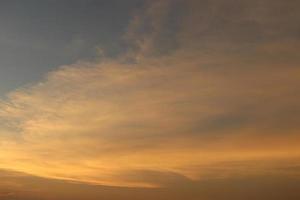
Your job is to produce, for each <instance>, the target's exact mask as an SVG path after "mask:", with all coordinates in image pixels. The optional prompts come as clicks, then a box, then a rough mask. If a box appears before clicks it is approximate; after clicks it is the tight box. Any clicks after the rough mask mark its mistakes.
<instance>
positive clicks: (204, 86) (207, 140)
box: [0, 1, 300, 187]
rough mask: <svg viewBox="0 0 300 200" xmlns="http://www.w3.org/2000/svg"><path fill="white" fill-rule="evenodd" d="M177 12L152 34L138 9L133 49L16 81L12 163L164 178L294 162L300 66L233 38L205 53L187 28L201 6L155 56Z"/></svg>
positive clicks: (95, 177) (41, 171)
mask: <svg viewBox="0 0 300 200" xmlns="http://www.w3.org/2000/svg"><path fill="white" fill-rule="evenodd" d="M167 5H168V4H167V1H164V3H163V4H161V3H160V4H158V5H156V4H154V6H153V7H151V9H153V8H160V9H166V7H168V6H167ZM158 10H159V9H158ZM153 12H154V10H148V12H146V13H147V15H146V18H150V19H152V18H153V17H154V16H156V15H155V13H153ZM157 12H158V11H157ZM143 17H144V18H145V16H143ZM165 17H167V16H161V17H160V18H158V19H157V18H155V19H154V20H152V21H151V20H150V21H151V22H152V24H151V23H150V24H151V26H153V27H152V28H153V34H150V35H145V36H142V37H141V38H142V39H141V38H139V37H135V34H136V33H135V31H136V29H138V28H137V26H140V25H139V23H142V24H143V23H146V22H143V19H142V17H141V18H140V19H139V18H138V16H137V17H136V18H135V19H134V20H136V21H139V22H133V24H134V25H132V26H133V27H131V28H130V30H129V31H128V32H129V33H130V34H128V35H127V36H126V37H127V39H128V40H134V39H135V38H136V40H137V44H138V47H135V48H133V50H131V51H130V53H129V54H126V55H125V56H124V57H120V58H118V59H114V60H111V59H106V60H104V61H103V62H98V63H97V62H78V63H75V64H73V65H69V66H62V67H61V68H60V69H58V70H56V71H53V72H50V73H49V74H47V75H46V77H45V78H44V80H42V81H40V82H39V83H36V84H34V85H32V86H30V87H27V88H22V89H19V90H16V91H13V92H11V93H10V94H9V95H8V98H7V99H5V100H3V101H2V102H1V105H0V110H1V111H0V117H1V118H0V120H1V124H2V125H1V129H0V131H1V132H0V138H1V143H0V145H1V146H0V147H1V148H0V161H1V162H0V167H1V168H4V169H10V170H16V171H21V172H26V173H29V174H34V175H38V176H42V177H51V178H58V179H66V180H74V181H83V182H88V183H93V184H104V185H114V186H132V187H133V186H134V187H157V186H164V185H168V184H172V183H173V182H177V181H178V182H182V181H193V180H199V179H201V178H207V177H214V178H218V177H224V176H231V175H233V174H234V175H236V174H238V175H241V176H246V175H249V174H260V173H262V174H265V173H272V172H274V173H283V172H282V171H280V170H277V169H279V168H281V169H282V168H284V167H287V168H288V167H290V166H294V165H298V164H299V162H298V158H299V156H300V149H299V142H298V141H300V140H299V139H300V135H299V133H298V132H299V128H300V127H299V123H298V120H297V119H299V117H300V112H299V109H298V108H299V99H300V96H299V95H297V93H295V91H297V89H298V88H299V86H300V82H299V80H300V77H299V74H300V71H299V69H297V68H295V67H293V66H292V65H291V66H284V63H278V62H277V63H275V62H274V63H272V62H266V61H265V60H264V59H261V60H257V61H256V62H255V63H253V62H252V63H251V62H248V63H245V62H244V61H245V58H244V57H243V55H241V54H239V55H234V54H232V52H231V51H228V52H226V53H225V52H223V53H220V52H222V51H221V50H220V49H222V48H226V45H224V44H220V48H218V50H216V51H215V53H214V54H213V55H210V54H205V53H203V49H201V44H200V42H199V41H198V40H197V38H196V37H194V36H193V33H191V32H190V30H189V29H188V28H186V26H187V24H188V23H187V21H189V20H190V17H191V16H189V17H187V18H186V20H187V21H183V25H182V27H185V28H182V30H180V34H178V38H177V40H178V41H180V42H179V44H180V47H178V49H176V50H173V52H172V53H168V54H167V55H160V56H153V55H151V56H149V54H151V53H149V52H152V51H155V49H156V48H159V47H156V45H157V44H154V43H153V41H155V40H156V39H158V37H161V32H162V31H163V30H162V27H163V25H161V24H162V21H160V20H162V19H163V18H165ZM148 20H149V19H148ZM194 20H195V19H194ZM132 29H133V30H132ZM185 35H188V36H189V38H188V39H187V38H186V37H185ZM146 39H148V40H146ZM192 39H193V40H194V41H195V42H194V44H192V45H191V44H190V42H188V41H187V40H192ZM152 40H153V41H152ZM147 41H150V43H151V45H150V43H149V44H148V43H147ZM143 42H146V43H147V44H144V43H143ZM139 45H140V46H139ZM145 46H147V47H145ZM209 48H212V49H213V48H215V47H214V46H213V47H209ZM257 49H258V50H257V51H262V52H263V51H265V49H267V48H266V47H265V46H264V47H260V46H259V47H258V48H257ZM280 52H281V53H287V54H288V52H286V50H284V51H280ZM128 57H130V58H131V59H134V61H135V62H128ZM135 59H136V60H135ZM293 160H294V161H293ZM283 161H284V162H283ZM253 163H259V164H257V165H255V166H253ZM285 172H289V171H285ZM293 173H294V172H291V175H292V174H293ZM161 177H163V178H161Z"/></svg>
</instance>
